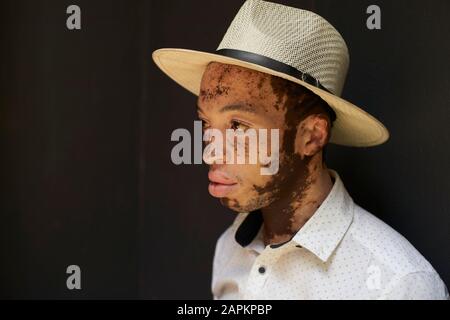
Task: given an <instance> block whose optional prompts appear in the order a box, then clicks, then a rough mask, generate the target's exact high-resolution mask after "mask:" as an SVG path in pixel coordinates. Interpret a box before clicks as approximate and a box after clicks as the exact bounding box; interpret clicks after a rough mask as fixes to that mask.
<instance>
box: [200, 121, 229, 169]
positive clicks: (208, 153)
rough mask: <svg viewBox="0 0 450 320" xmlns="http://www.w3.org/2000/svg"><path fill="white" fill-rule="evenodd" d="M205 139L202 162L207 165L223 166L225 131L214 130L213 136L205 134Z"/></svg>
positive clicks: (224, 160) (224, 158)
mask: <svg viewBox="0 0 450 320" xmlns="http://www.w3.org/2000/svg"><path fill="white" fill-rule="evenodd" d="M219 133H220V134H219ZM205 137H206V139H207V140H206V141H205V148H204V150H203V161H204V162H205V163H207V164H209V165H212V164H224V163H225V162H226V154H225V151H226V146H225V145H226V141H225V139H224V137H225V130H219V129H215V132H214V135H208V134H207V135H206V136H205ZM216 139H219V140H216Z"/></svg>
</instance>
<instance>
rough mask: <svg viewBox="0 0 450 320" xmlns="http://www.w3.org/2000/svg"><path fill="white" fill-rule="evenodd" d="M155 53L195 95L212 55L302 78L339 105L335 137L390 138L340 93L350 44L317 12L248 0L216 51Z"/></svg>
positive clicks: (358, 141)
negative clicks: (341, 96)
mask: <svg viewBox="0 0 450 320" xmlns="http://www.w3.org/2000/svg"><path fill="white" fill-rule="evenodd" d="M152 57H153V60H154V62H155V63H156V64H157V66H158V67H159V68H160V69H161V70H162V71H163V72H164V73H166V74H167V75H168V76H169V77H170V78H172V79H173V80H174V81H175V82H177V83H178V84H179V85H181V86H182V87H184V88H185V89H187V90H189V91H190V92H192V93H194V94H195V95H198V94H199V91H200V82H201V79H202V75H203V72H204V71H205V68H206V66H207V65H208V63H209V62H212V61H216V62H220V63H226V64H233V65H238V66H242V67H245V68H249V69H253V70H256V71H260V72H265V73H268V74H271V75H274V76H278V77H281V78H284V79H287V80H290V81H293V82H295V83H298V84H300V85H302V86H304V87H306V88H308V89H309V90H311V91H313V92H314V93H315V94H317V95H319V96H320V97H321V98H322V99H323V100H325V101H326V102H327V103H328V104H329V105H330V107H331V108H333V110H334V111H335V113H336V120H335V122H334V124H333V129H332V131H331V137H330V142H331V143H335V144H340V145H347V146H355V147H368V146H374V145H379V144H382V143H383V142H385V141H386V140H387V139H388V138H389V132H388V130H387V129H386V128H385V126H384V125H383V124H382V123H381V122H380V121H378V120H377V119H375V118H374V117H373V116H371V115H370V114H368V113H367V112H365V111H364V110H362V109H361V108H358V107H357V106H355V105H353V104H352V103H350V102H348V101H346V100H344V99H342V98H340V95H341V92H342V88H343V86H344V82H345V78H346V76H347V70H348V66H349V55H348V49H347V45H346V43H345V41H344V39H343V38H342V36H341V35H340V34H339V32H338V31H337V30H336V29H335V28H334V27H333V26H332V25H331V24H330V23H329V22H328V21H326V20H325V19H324V18H322V17H321V16H319V15H317V14H315V13H313V12H310V11H307V10H302V9H298V8H293V7H289V6H285V5H281V4H277V3H272V2H267V1H262V0H247V1H245V3H244V4H243V5H242V7H241V8H240V9H239V12H238V13H237V15H236V16H235V17H234V19H233V21H232V22H231V25H230V26H229V27H228V30H227V32H226V33H225V36H224V37H223V39H222V41H221V42H220V44H219V46H218V48H217V49H216V51H215V52H213V53H210V52H202V51H196V50H189V49H176V48H164V49H158V50H155V51H154V52H153V54H152Z"/></svg>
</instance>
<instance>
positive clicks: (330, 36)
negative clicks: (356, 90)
mask: <svg viewBox="0 0 450 320" xmlns="http://www.w3.org/2000/svg"><path fill="white" fill-rule="evenodd" d="M220 49H234V50H242V51H247V52H252V53H256V54H259V55H263V56H266V57H269V58H271V59H274V60H277V61H279V62H282V63H284V64H287V65H289V66H291V67H293V68H295V69H297V70H299V71H301V72H303V73H308V74H309V75H311V76H312V77H314V78H315V79H317V80H319V81H320V83H321V84H322V85H323V86H324V87H325V88H326V89H328V90H329V91H330V92H331V93H333V94H335V95H337V96H340V95H341V93H342V89H343V87H344V83H345V78H346V76H347V70H348V66H349V60H350V59H349V54H348V49H347V45H346V44H345V41H344V39H343V38H342V36H341V35H340V34H339V32H338V31H337V30H336V29H335V28H334V27H333V26H332V25H331V24H330V23H329V22H328V21H326V20H325V19H324V18H322V17H321V16H319V15H317V14H315V13H313V12H310V11H307V10H302V9H298V8H293V7H289V6H285V5H281V4H277V3H272V2H266V1H262V0H247V1H246V2H245V3H244V4H243V5H242V7H241V8H240V10H239V12H238V13H237V15H236V16H235V18H234V19H233V21H232V22H231V24H230V26H229V27H228V30H227V32H226V33H225V36H224V37H223V39H222V41H221V42H220V44H219V46H218V48H217V50H220Z"/></svg>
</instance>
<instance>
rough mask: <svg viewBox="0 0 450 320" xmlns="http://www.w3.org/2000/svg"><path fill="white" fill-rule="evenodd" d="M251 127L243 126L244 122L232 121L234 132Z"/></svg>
mask: <svg viewBox="0 0 450 320" xmlns="http://www.w3.org/2000/svg"><path fill="white" fill-rule="evenodd" d="M248 128H249V127H248V126H247V125H245V124H243V123H242V122H239V121H236V120H233V121H231V129H233V130H237V129H241V130H244V131H245V130H247V129H248Z"/></svg>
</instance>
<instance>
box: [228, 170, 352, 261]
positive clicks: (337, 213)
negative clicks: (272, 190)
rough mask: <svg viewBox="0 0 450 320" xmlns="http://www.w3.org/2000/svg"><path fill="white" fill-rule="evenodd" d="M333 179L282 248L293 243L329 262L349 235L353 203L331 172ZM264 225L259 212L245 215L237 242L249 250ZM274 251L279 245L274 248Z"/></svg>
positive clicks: (336, 174)
mask: <svg viewBox="0 0 450 320" xmlns="http://www.w3.org/2000/svg"><path fill="white" fill-rule="evenodd" d="M328 171H329V173H330V175H331V176H332V177H333V178H334V180H335V181H334V185H333V187H332V188H331V191H330V193H329V194H328V196H327V197H326V198H325V200H324V201H323V202H322V204H321V205H320V207H319V208H318V209H317V210H316V212H315V213H314V214H313V216H312V217H311V218H310V219H309V220H308V221H307V222H306V223H305V225H304V226H303V227H302V228H301V229H300V230H299V231H298V232H297V233H296V234H295V235H294V236H293V237H292V239H291V240H289V241H288V242H285V243H284V244H282V245H281V246H284V245H286V244H288V243H294V244H297V245H300V246H301V247H304V248H306V249H307V250H309V251H310V252H312V253H313V254H314V255H316V256H317V257H318V258H319V259H320V260H322V261H323V262H326V261H327V260H328V258H329V257H330V256H331V254H332V253H333V252H334V250H335V249H336V247H337V246H338V245H339V243H340V241H341V240H342V238H343V237H344V235H345V233H346V232H347V230H348V228H349V226H350V224H351V222H352V220H353V209H354V203H353V200H352V198H351V197H350V195H349V194H348V192H347V190H346V189H345V186H344V184H343V182H342V180H341V179H340V177H339V175H338V173H337V172H336V171H334V170H328ZM262 224H263V218H262V213H261V211H260V210H256V211H252V212H250V213H244V217H243V219H241V220H240V222H239V226H238V228H237V230H236V233H235V240H236V242H237V243H238V244H240V245H241V246H242V247H246V246H248V245H249V244H251V243H252V242H253V240H255V237H256V236H257V235H258V234H259V231H260V229H261V226H262ZM271 247H272V248H277V247H280V245H275V246H273V245H272V246H271Z"/></svg>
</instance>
